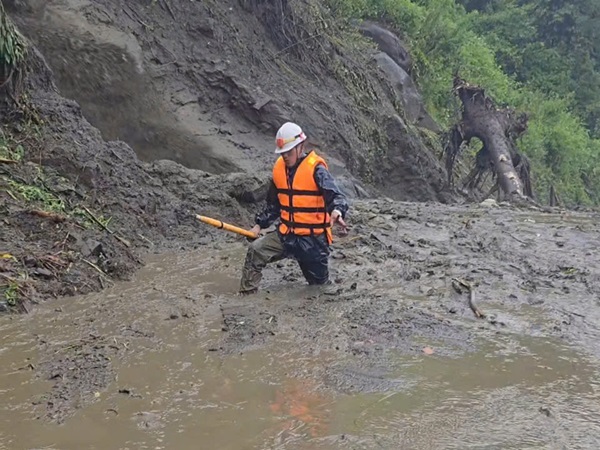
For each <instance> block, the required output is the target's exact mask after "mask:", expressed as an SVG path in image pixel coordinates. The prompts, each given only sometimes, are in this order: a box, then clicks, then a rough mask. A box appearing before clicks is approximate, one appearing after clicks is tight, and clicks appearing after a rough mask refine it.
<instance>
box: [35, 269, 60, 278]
mask: <svg viewBox="0 0 600 450" xmlns="http://www.w3.org/2000/svg"><path fill="white" fill-rule="evenodd" d="M30 273H31V275H37V276H39V277H42V278H53V277H54V274H53V273H52V272H51V271H49V270H48V269H44V268H42V267H36V268H35V269H33V270H32V271H31V272H30Z"/></svg>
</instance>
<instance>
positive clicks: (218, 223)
mask: <svg viewBox="0 0 600 450" xmlns="http://www.w3.org/2000/svg"><path fill="white" fill-rule="evenodd" d="M196 219H198V220H199V221H200V222H204V223H207V224H209V225H212V226H213V227H216V228H221V229H223V230H227V231H231V232H233V233H237V234H241V235H242V236H246V237H247V238H250V239H256V238H258V235H256V234H254V233H252V232H251V231H248V230H245V229H243V228H240V227H236V226H234V225H230V224H228V223H225V222H222V221H220V220H217V219H211V218H210V217H206V216H200V215H196Z"/></svg>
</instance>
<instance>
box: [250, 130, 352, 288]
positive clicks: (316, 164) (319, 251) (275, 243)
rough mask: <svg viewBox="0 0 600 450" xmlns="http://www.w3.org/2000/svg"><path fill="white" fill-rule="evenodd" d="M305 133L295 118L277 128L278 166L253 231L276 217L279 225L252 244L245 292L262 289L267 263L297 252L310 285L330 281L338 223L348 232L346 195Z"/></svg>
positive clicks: (275, 168) (294, 254)
mask: <svg viewBox="0 0 600 450" xmlns="http://www.w3.org/2000/svg"><path fill="white" fill-rule="evenodd" d="M304 141H306V135H305V134H304V133H303V132H302V129H301V128H300V127H299V126H298V125H296V124H294V123H291V122H287V123H285V124H284V125H283V126H282V127H281V128H280V129H279V131H278V132H277V141H276V142H277V148H276V149H275V153H276V154H278V155H281V156H280V157H279V158H278V159H277V162H276V163H275V166H274V167H273V181H272V182H271V186H270V187H269V192H268V194H267V206H266V208H265V210H264V211H262V212H261V213H260V214H258V215H257V216H256V225H255V226H254V228H252V229H251V230H250V231H252V232H253V233H255V234H257V235H258V234H259V233H260V231H261V229H264V228H268V227H270V226H271V225H272V224H273V223H274V222H275V221H276V220H277V219H279V225H278V227H277V230H276V231H274V232H272V233H268V234H266V235H265V236H263V237H261V238H259V239H257V240H255V241H254V242H252V244H251V245H250V248H249V249H248V254H247V255H246V262H245V263H244V269H243V273H242V280H241V283H240V294H242V295H244V294H251V293H254V292H256V291H257V290H258V285H259V283H260V280H261V278H262V270H263V269H264V268H265V267H266V265H267V264H269V263H272V262H275V261H279V260H281V259H283V258H287V257H293V258H295V259H296V260H297V261H298V264H299V265H300V269H301V270H302V274H303V275H304V278H306V281H308V284H328V283H329V268H328V257H329V245H330V244H331V242H332V233H331V228H332V227H333V225H334V224H336V223H337V224H338V225H339V226H341V228H342V230H343V231H344V232H345V231H346V223H345V222H344V218H345V217H346V212H347V211H348V202H347V201H346V197H345V196H344V194H342V192H341V191H340V189H339V188H338V186H337V185H336V183H335V181H334V179H333V177H332V176H331V173H329V170H328V168H327V163H326V162H325V160H324V159H323V158H321V157H320V156H319V155H317V154H316V152H315V151H314V150H311V151H310V152H309V153H308V154H307V153H305V149H304Z"/></svg>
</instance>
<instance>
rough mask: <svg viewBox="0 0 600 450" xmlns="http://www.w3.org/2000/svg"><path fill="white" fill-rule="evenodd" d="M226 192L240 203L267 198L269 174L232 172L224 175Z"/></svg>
mask: <svg viewBox="0 0 600 450" xmlns="http://www.w3.org/2000/svg"><path fill="white" fill-rule="evenodd" d="M225 182H226V188H225V190H226V192H227V194H228V195H230V196H231V197H233V198H235V199H236V200H238V201H239V202H242V203H259V202H262V201H263V200H265V199H266V198H267V191H268V189H269V182H270V175H268V174H265V175H262V176H253V175H250V174H247V173H232V174H228V175H226V176H225Z"/></svg>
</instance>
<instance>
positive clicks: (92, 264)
mask: <svg viewBox="0 0 600 450" xmlns="http://www.w3.org/2000/svg"><path fill="white" fill-rule="evenodd" d="M82 261H83V262H84V263H86V264H87V265H88V266H90V267H93V268H94V269H96V270H97V271H98V272H100V273H101V274H102V275H104V276H105V277H107V276H108V275H106V272H104V271H103V270H102V269H101V268H100V267H98V266H97V265H96V264H94V263H93V262H90V261H88V260H87V259H82Z"/></svg>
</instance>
